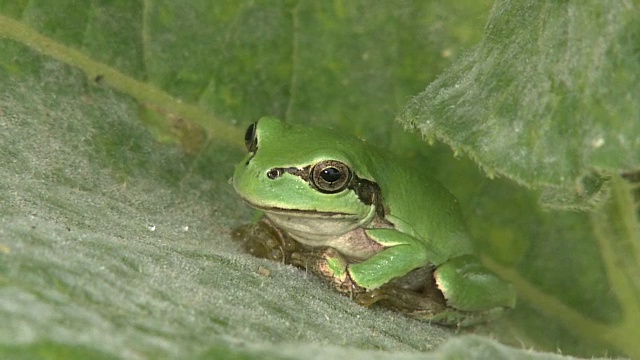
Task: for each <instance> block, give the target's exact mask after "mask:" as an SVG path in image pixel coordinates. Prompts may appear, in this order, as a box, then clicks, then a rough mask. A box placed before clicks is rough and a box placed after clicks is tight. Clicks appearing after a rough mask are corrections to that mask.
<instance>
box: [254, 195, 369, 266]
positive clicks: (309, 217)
mask: <svg viewBox="0 0 640 360" xmlns="http://www.w3.org/2000/svg"><path fill="white" fill-rule="evenodd" d="M266 215H267V216H268V217H269V219H270V220H271V221H273V222H274V223H275V224H276V225H277V226H278V227H279V228H280V229H282V230H284V231H285V232H286V233H287V234H289V235H290V236H291V237H293V238H294V239H296V240H297V241H299V242H300V243H302V244H305V245H307V246H311V247H319V246H329V247H332V248H334V249H336V250H338V251H339V252H340V253H342V254H344V255H347V256H350V257H353V258H356V259H366V258H369V257H370V256H372V255H373V254H375V253H377V252H378V251H379V250H380V246H379V245H378V244H377V243H374V242H373V241H371V240H370V239H369V238H368V237H367V235H366V234H365V232H364V228H366V227H367V225H368V224H369V223H370V222H371V220H372V219H373V217H374V216H375V208H373V207H372V211H371V213H370V214H367V216H365V217H364V218H362V219H360V218H358V216H357V215H348V214H326V213H323V214H321V213H314V212H306V211H273V210H270V211H268V212H267V213H266Z"/></svg>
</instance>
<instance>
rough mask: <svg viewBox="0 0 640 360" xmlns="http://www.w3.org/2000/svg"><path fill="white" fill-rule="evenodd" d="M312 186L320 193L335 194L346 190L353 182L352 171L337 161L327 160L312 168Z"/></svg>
mask: <svg viewBox="0 0 640 360" xmlns="http://www.w3.org/2000/svg"><path fill="white" fill-rule="evenodd" d="M309 178H310V179H311V185H313V187H314V188H316V189H317V190H319V191H320V192H323V193H326V194H333V193H337V192H340V191H342V190H344V189H345V188H346V187H347V186H349V182H350V181H351V169H349V167H348V166H347V165H346V164H344V163H342V162H340V161H336V160H325V161H321V162H319V163H317V164H316V165H315V166H313V168H311V174H310V176H309Z"/></svg>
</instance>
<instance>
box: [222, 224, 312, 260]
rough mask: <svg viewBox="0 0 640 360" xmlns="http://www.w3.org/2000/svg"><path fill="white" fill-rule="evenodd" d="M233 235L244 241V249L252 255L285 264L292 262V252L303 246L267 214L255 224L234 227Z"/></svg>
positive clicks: (235, 238) (237, 239)
mask: <svg viewBox="0 0 640 360" xmlns="http://www.w3.org/2000/svg"><path fill="white" fill-rule="evenodd" d="M231 237H232V238H233V239H234V240H236V241H238V242H240V243H242V246H243V248H244V250H245V251H246V252H247V253H249V254H250V255H253V256H255V257H258V258H263V259H268V260H273V261H278V262H282V263H284V264H290V263H291V254H292V253H294V252H296V251H297V250H298V248H299V247H300V246H301V245H300V244H299V243H298V242H297V241H295V240H294V239H293V238H291V237H290V236H289V235H287V234H286V233H285V232H283V231H282V230H280V229H279V228H277V227H276V226H275V225H274V224H273V223H272V222H271V220H269V218H267V217H266V216H264V217H262V219H261V220H260V221H258V222H257V223H255V224H249V225H243V226H241V227H239V228H237V229H234V230H233V231H232V233H231Z"/></svg>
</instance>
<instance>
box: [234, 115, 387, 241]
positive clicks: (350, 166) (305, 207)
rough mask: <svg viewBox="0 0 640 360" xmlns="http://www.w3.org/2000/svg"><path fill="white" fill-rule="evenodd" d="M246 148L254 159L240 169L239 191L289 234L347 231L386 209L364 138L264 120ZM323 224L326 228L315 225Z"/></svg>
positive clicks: (247, 159) (246, 160)
mask: <svg viewBox="0 0 640 360" xmlns="http://www.w3.org/2000/svg"><path fill="white" fill-rule="evenodd" d="M245 143H246V145H247V150H248V151H249V154H247V156H246V157H245V158H244V159H243V160H242V161H241V162H240V163H239V164H238V165H237V167H236V170H235V173H234V175H233V186H234V188H235V190H236V192H237V193H238V194H239V195H240V196H241V197H242V198H243V199H244V200H245V201H247V202H248V203H249V204H250V205H251V206H253V207H255V208H257V209H260V210H262V211H264V212H266V213H267V215H268V216H269V217H270V218H271V219H272V220H274V221H275V222H276V223H278V225H280V226H281V227H284V228H285V230H290V228H291V227H292V226H294V227H295V226H302V225H303V224H300V222H307V223H308V224H309V225H313V226H315V227H317V226H324V227H325V228H323V229H317V228H316V229H308V231H317V232H323V233H325V232H331V231H329V229H328V228H326V227H336V226H337V227H338V228H340V229H338V228H336V229H335V231H336V232H344V231H347V230H349V229H351V228H355V227H357V226H358V225H361V224H362V223H364V222H368V221H370V220H371V219H372V218H373V216H374V215H375V213H376V207H378V206H380V201H381V200H380V191H379V188H378V186H377V185H376V184H375V182H374V181H373V179H372V178H371V176H370V174H369V172H368V171H367V170H366V169H367V168H368V167H369V166H370V164H369V162H370V161H369V157H368V154H366V150H364V148H365V147H364V145H363V141H362V140H360V139H358V138H355V137H351V136H348V135H345V134H342V133H339V132H338V131H335V130H331V129H319V128H309V127H302V126H296V125H290V124H286V123H284V122H282V121H281V120H278V119H276V118H273V117H264V118H261V119H260V120H259V121H258V122H256V123H254V124H252V125H250V126H249V128H248V129H247V132H246V134H245ZM378 211H379V210H378ZM318 219H323V223H322V224H312V223H313V221H315V220H318ZM327 221H330V222H331V223H328V222H327ZM307 235H308V234H307ZM325 235H326V234H325Z"/></svg>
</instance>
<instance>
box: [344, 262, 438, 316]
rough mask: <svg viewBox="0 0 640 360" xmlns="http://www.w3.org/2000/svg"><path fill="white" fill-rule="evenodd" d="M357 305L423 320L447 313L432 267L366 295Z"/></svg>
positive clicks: (412, 272)
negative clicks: (377, 306)
mask: <svg viewBox="0 0 640 360" xmlns="http://www.w3.org/2000/svg"><path fill="white" fill-rule="evenodd" d="M355 301H356V302H357V303H358V304H360V305H363V306H371V305H373V304H378V305H380V306H382V307H385V308H387V309H391V310H394V311H398V312H401V313H404V314H407V315H408V316H411V317H415V318H420V319H427V318H431V317H433V316H434V315H436V314H438V313H441V312H442V311H444V310H446V309H447V304H446V300H445V298H444V296H443V295H442V292H440V290H438V287H437V286H436V283H435V280H434V277H433V268H432V267H430V266H425V267H422V268H418V269H415V270H413V271H411V272H410V273H408V274H407V275H405V276H403V277H401V278H398V279H395V280H393V281H392V282H390V283H388V284H385V285H383V286H381V287H380V288H378V289H375V290H371V291H367V292H365V293H362V294H360V295H358V296H357V297H356V298H355Z"/></svg>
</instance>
